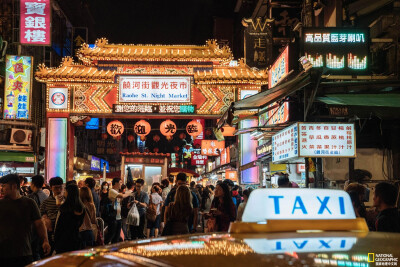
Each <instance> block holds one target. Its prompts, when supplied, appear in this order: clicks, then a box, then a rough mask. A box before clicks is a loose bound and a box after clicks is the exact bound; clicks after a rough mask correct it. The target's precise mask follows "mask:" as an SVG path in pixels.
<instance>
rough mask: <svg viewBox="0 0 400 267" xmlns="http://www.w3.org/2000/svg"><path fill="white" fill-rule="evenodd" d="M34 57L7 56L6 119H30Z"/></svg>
mask: <svg viewBox="0 0 400 267" xmlns="http://www.w3.org/2000/svg"><path fill="white" fill-rule="evenodd" d="M32 61H33V60H32V57H20V56H10V55H7V56H6V77H5V78H6V83H5V90H4V119H12V120H15V119H20V120H28V119H30V102H31V101H30V99H31V94H32V92H31V84H32Z"/></svg>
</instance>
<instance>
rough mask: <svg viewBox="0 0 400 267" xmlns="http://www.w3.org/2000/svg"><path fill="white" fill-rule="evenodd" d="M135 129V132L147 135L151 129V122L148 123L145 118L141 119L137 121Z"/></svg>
mask: <svg viewBox="0 0 400 267" xmlns="http://www.w3.org/2000/svg"><path fill="white" fill-rule="evenodd" d="M133 131H134V132H135V134H137V135H139V136H146V135H148V134H149V133H150V131H151V126H150V123H148V122H147V121H145V120H140V121H138V122H137V123H135V126H134V127H133Z"/></svg>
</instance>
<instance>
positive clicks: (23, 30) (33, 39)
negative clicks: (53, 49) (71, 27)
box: [20, 0, 51, 45]
mask: <svg viewBox="0 0 400 267" xmlns="http://www.w3.org/2000/svg"><path fill="white" fill-rule="evenodd" d="M50 8H51V7H50V0H20V12H21V14H20V43H21V44H28V45H50V33H51V30H50V12H51V9H50Z"/></svg>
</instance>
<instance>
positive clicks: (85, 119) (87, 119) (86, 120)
mask: <svg viewBox="0 0 400 267" xmlns="http://www.w3.org/2000/svg"><path fill="white" fill-rule="evenodd" d="M91 119H92V118H90V117H89V116H86V118H84V119H83V121H84V122H89V121H90V120H91Z"/></svg>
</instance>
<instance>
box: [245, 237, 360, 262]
mask: <svg viewBox="0 0 400 267" xmlns="http://www.w3.org/2000/svg"><path fill="white" fill-rule="evenodd" d="M356 241H357V238H356V237H336V236H335V237H331V236H330V237H326V236H324V237H311V238H290V239H289V238H288V239H266V238H259V239H244V242H245V243H246V244H247V245H248V246H249V247H251V249H252V250H254V252H255V253H258V254H278V253H285V252H297V253H303V252H321V253H322V252H330V251H331V252H332V251H347V250H350V249H351V248H352V247H353V245H354V244H355V243H356ZM360 266H361V265H360Z"/></svg>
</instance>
